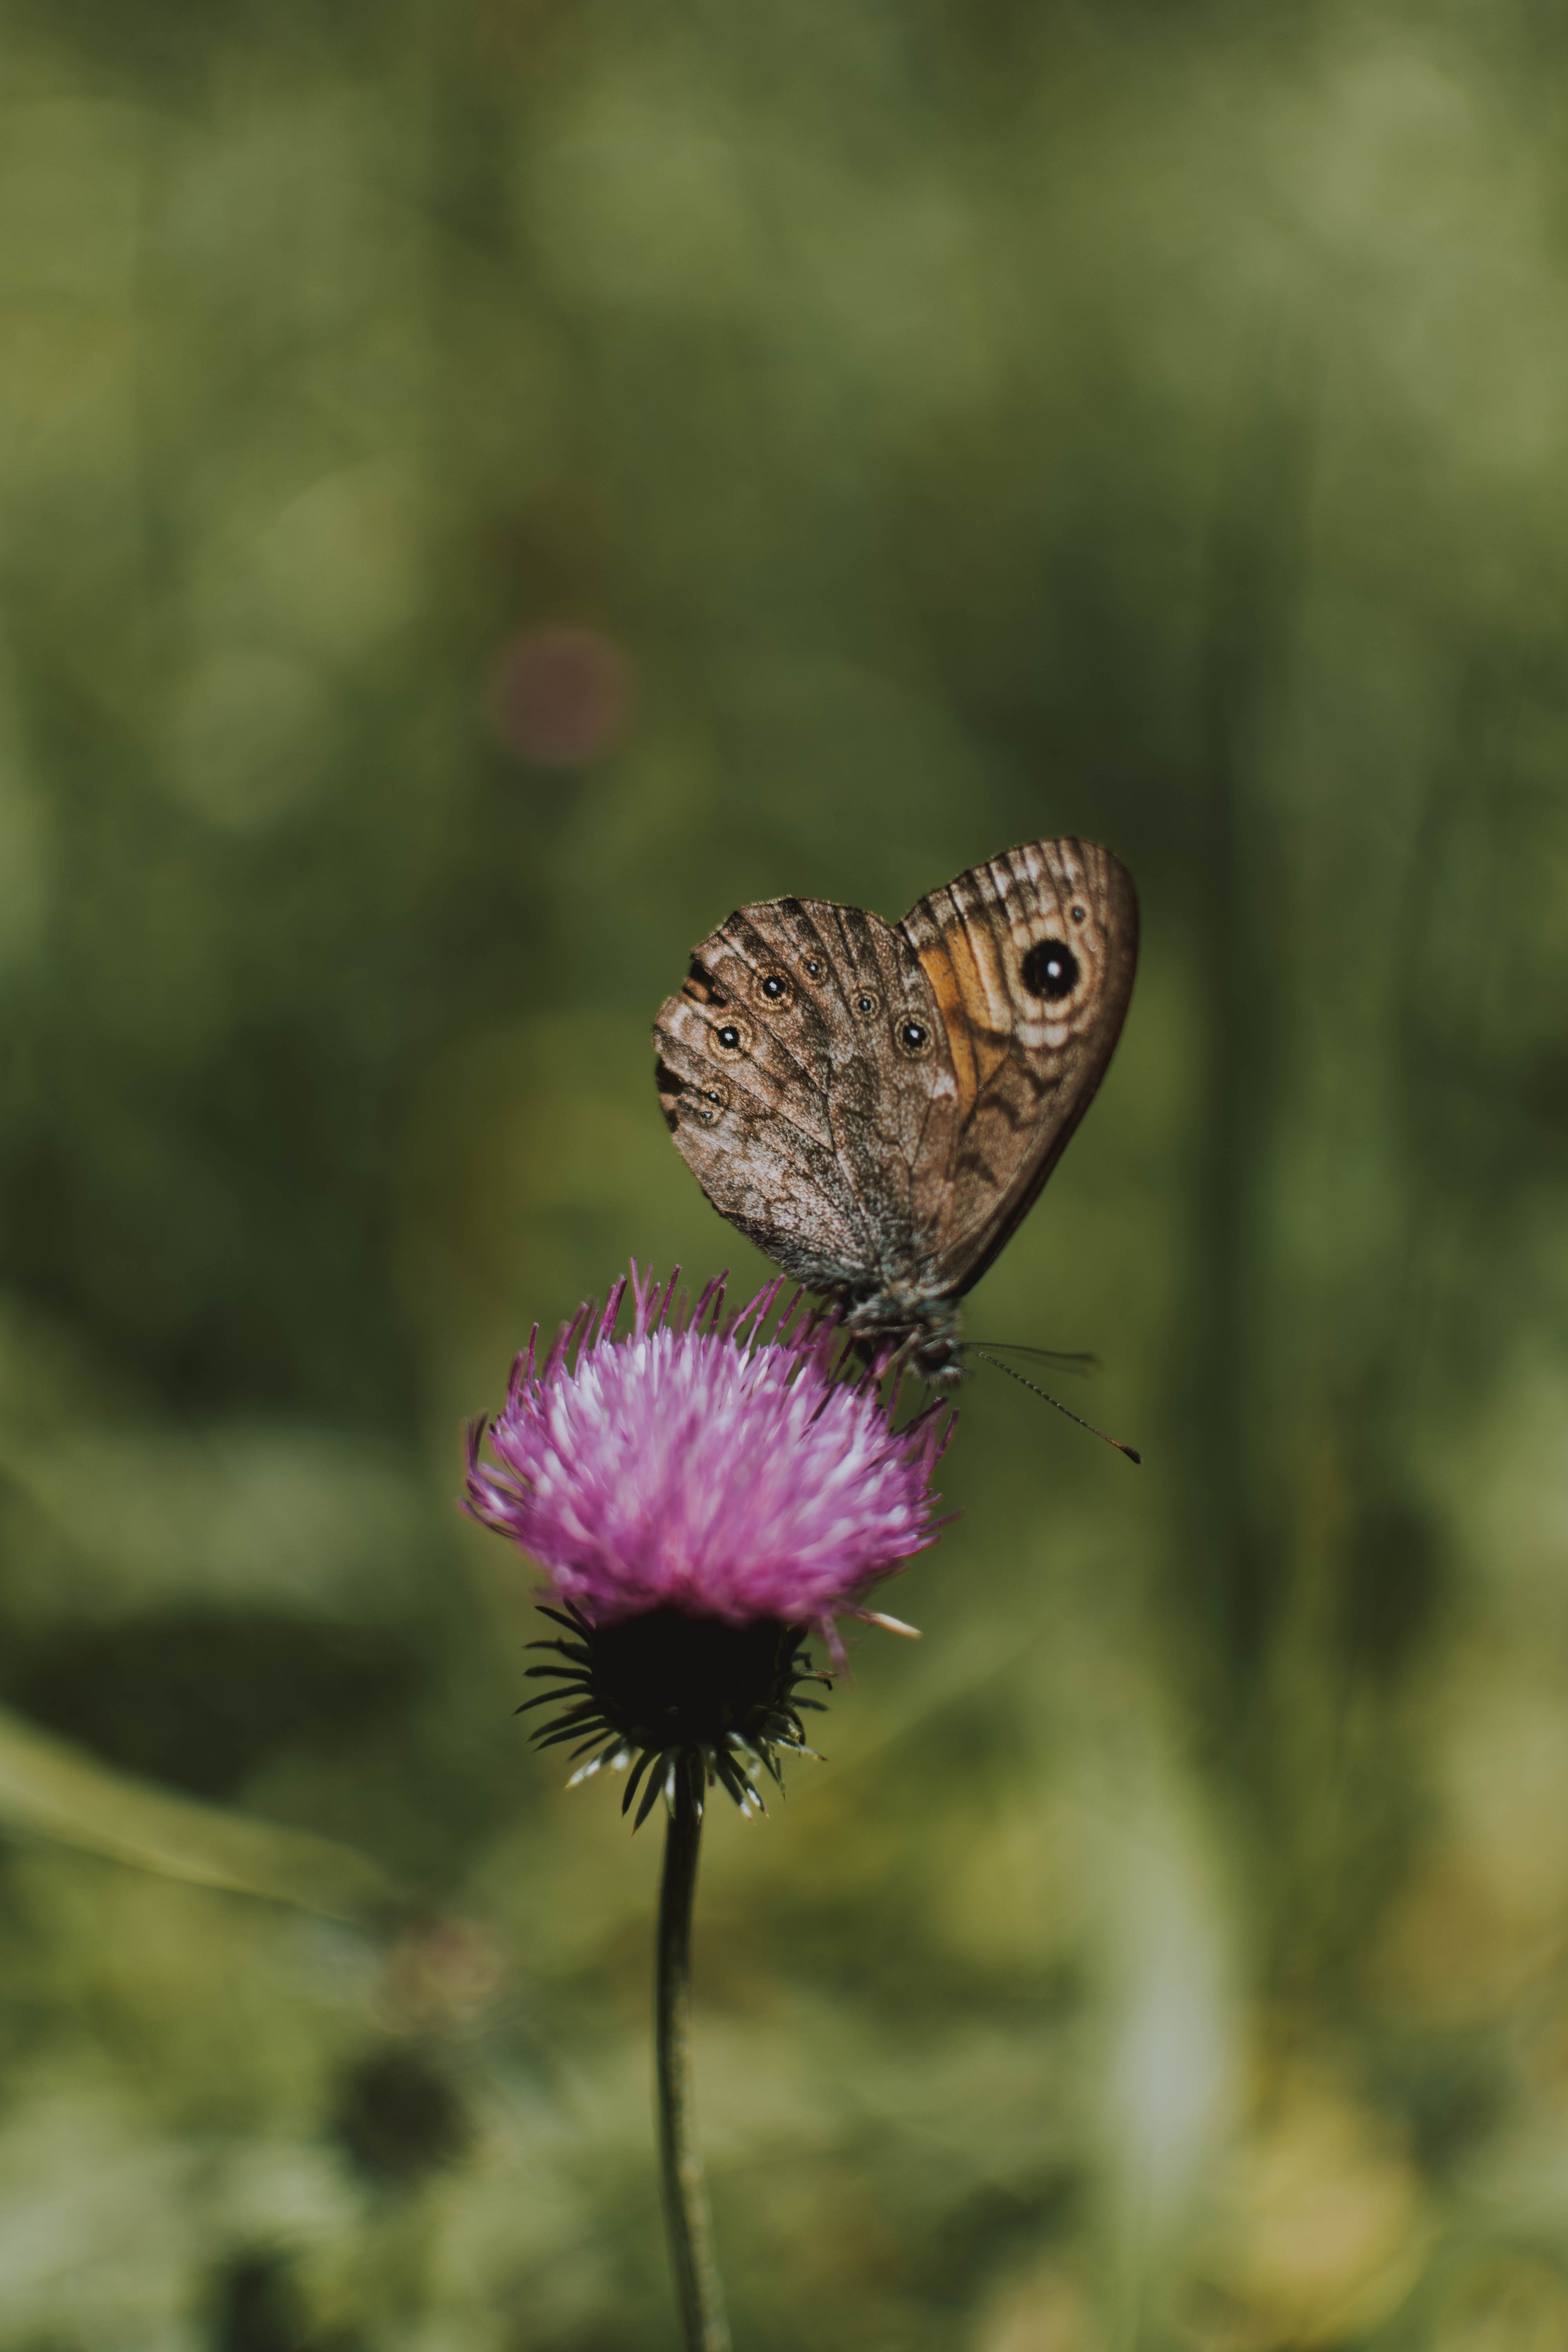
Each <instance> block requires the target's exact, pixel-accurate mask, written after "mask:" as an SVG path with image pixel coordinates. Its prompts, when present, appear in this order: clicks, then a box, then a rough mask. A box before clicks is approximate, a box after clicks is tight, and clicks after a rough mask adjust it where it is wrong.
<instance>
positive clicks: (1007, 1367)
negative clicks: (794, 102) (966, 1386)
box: [974, 1348, 1143, 1463]
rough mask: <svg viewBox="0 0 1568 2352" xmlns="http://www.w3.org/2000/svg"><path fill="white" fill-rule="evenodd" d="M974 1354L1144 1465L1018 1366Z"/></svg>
mask: <svg viewBox="0 0 1568 2352" xmlns="http://www.w3.org/2000/svg"><path fill="white" fill-rule="evenodd" d="M974 1353H975V1354H976V1355H977V1356H978V1357H979V1358H980V1360H981V1362H982V1363H984V1364H990V1365H992V1366H993V1367H994V1369H995V1370H997V1371H999V1372H1005V1373H1006V1375H1007V1377H1008V1379H1009V1380H1013V1381H1017V1382H1018V1384H1019V1386H1020V1387H1021V1388H1026V1389H1029V1390H1032V1391H1033V1392H1034V1394H1035V1395H1036V1396H1037V1397H1044V1398H1045V1400H1046V1402H1047V1404H1054V1405H1055V1407H1056V1409H1057V1411H1058V1412H1064V1413H1066V1415H1067V1417H1068V1420H1069V1421H1076V1422H1077V1423H1078V1425H1079V1428H1080V1429H1087V1430H1088V1432H1089V1435H1090V1436H1091V1437H1098V1438H1100V1440H1101V1441H1102V1442H1103V1443H1104V1444H1107V1445H1114V1446H1115V1448H1116V1451H1117V1452H1118V1454H1126V1456H1127V1459H1128V1460H1129V1462H1137V1463H1142V1459H1143V1456H1142V1454H1140V1453H1139V1452H1138V1450H1137V1448H1136V1447H1135V1446H1131V1445H1123V1444H1122V1443H1121V1439H1120V1437H1112V1436H1111V1435H1110V1432H1109V1431H1108V1430H1104V1429H1096V1427H1095V1425H1094V1423H1093V1422H1092V1421H1085V1419H1084V1417H1083V1415H1082V1413H1081V1412H1074V1411H1073V1409H1072V1407H1071V1405H1070V1404H1063V1402H1062V1401H1061V1399H1060V1397H1054V1396H1051V1395H1050V1394H1049V1393H1048V1392H1047V1391H1046V1390H1045V1389H1043V1388H1040V1387H1038V1386H1037V1383H1036V1382H1035V1381H1030V1380H1026V1379H1025V1377H1024V1375H1023V1373H1022V1372H1021V1371H1019V1370H1018V1369H1017V1367H1016V1365H1015V1364H1005V1363H1004V1362H1003V1361H1002V1359H1001V1357H1000V1356H993V1355H992V1354H991V1353H990V1352H989V1350H988V1349H984V1348H976V1349H975V1350H974Z"/></svg>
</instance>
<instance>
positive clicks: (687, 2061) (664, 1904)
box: [654, 1756, 730, 2352]
mask: <svg viewBox="0 0 1568 2352" xmlns="http://www.w3.org/2000/svg"><path fill="white" fill-rule="evenodd" d="M701 1769H702V1768H701V1763H700V1759H698V1758H697V1757H695V1756H679V1757H677V1758H676V1759H675V1810H674V1811H673V1812H672V1813H671V1814H670V1817H669V1830H668V1835H667V1836H666V1839H665V1844H664V1877H663V1880H662V1882H661V1884H660V1886H659V1890H658V1968H657V1970H656V1973H655V1978H654V2008H655V2013H656V2024H655V2032H656V2039H657V2045H658V2154H659V2169H660V2175H661V2182H662V2187H663V2190H664V2224H665V2229H666V2231H668V2238H669V2261H670V2267H671V2269H672V2270H673V2271H674V2273H675V2294H676V2300H677V2302H678V2303H679V2306H680V2332H681V2342H682V2344H683V2346H684V2347H685V2352H730V2327H729V2322H728V2321H727V2320H726V2319H725V2316H724V2295H723V2290H722V2288H721V2285H720V2284H719V2273H718V2271H717V2269H716V2268H715V2267H714V2263H713V2227H712V2222H711V2221H710V2217H709V2212H708V2190H707V2188H706V2185H705V2183H704V2181H703V2178H702V2158H700V2156H699V2154H698V2152H697V2132H696V2121H695V2117H694V2115H693V2112H692V2099H691V1898H692V1896H693V1895H695V1893H696V1891H697V1850H698V1845H699V1843H700V1839H701V1836H702V1800H701V1788H702V1781H701Z"/></svg>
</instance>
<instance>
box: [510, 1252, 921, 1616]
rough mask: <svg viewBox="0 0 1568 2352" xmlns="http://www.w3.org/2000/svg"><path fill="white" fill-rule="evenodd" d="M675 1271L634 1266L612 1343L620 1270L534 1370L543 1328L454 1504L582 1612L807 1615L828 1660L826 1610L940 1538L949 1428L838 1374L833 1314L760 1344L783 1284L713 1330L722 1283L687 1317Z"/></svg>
mask: <svg viewBox="0 0 1568 2352" xmlns="http://www.w3.org/2000/svg"><path fill="white" fill-rule="evenodd" d="M676 1279H677V1276H675V1275H672V1276H670V1279H669V1281H668V1284H667V1285H665V1286H663V1287H662V1288H661V1287H660V1286H658V1284H657V1283H656V1282H655V1281H654V1280H653V1279H652V1277H651V1276H649V1277H647V1278H645V1277H643V1276H640V1275H639V1274H638V1272H637V1267H636V1265H634V1266H633V1268H632V1278H631V1289H632V1297H633V1313H632V1328H631V1330H630V1332H629V1333H628V1334H627V1335H626V1337H625V1338H623V1339H616V1337H615V1327H616V1316H617V1314H618V1312H619V1310H620V1307H621V1303H622V1300H623V1298H624V1297H625V1295H626V1287H627V1285H626V1279H625V1277H624V1276H623V1278H622V1279H621V1280H620V1281H619V1282H617V1283H616V1286H615V1287H614V1289H613V1290H612V1291H611V1293H610V1295H609V1297H608V1299H607V1300H606V1302H605V1309H604V1313H603V1314H602V1315H599V1316H597V1319H596V1320H595V1316H596V1308H595V1304H594V1302H593V1301H589V1302H588V1303H587V1304H586V1305H584V1307H580V1308H579V1310H578V1312H577V1314H576V1315H575V1316H574V1318H573V1319H572V1321H571V1322H570V1323H568V1324H565V1325H563V1328H562V1329H561V1331H560V1332H559V1334H558V1335H557V1337H556V1340H555V1344H554V1345H553V1347H552V1349H551V1350H550V1353H549V1355H548V1356H547V1357H546V1359H545V1360H544V1363H543V1366H542V1369H536V1365H535V1351H536V1344H537V1340H538V1330H537V1327H536V1328H535V1331H534V1334H533V1337H532V1338H531V1339H530V1341H529V1345H528V1351H527V1353H526V1355H522V1356H520V1357H519V1358H518V1359H517V1361H516V1362H515V1364H514V1365H513V1367H512V1374H511V1381H510V1388H509V1391H508V1395H507V1402H506V1406H505V1409H504V1411H503V1412H501V1413H500V1415H499V1417H498V1418H497V1419H496V1420H494V1421H492V1422H490V1423H484V1422H482V1421H481V1422H477V1423H474V1425H473V1427H472V1428H471V1430H470V1431H469V1444H468V1480H467V1487H466V1494H465V1498H464V1507H465V1509H467V1510H468V1511H469V1512H470V1513H471V1514H472V1515H473V1517H475V1518H477V1519H479V1520H480V1521H481V1522H482V1523H483V1525H484V1526H486V1527H489V1528H494V1529H495V1530H496V1531H497V1532H498V1533H499V1534H501V1535H505V1536H510V1538H511V1539H512V1541H513V1542H514V1543H516V1544H518V1545H520V1546H521V1549H523V1550H524V1551H527V1552H529V1553H531V1555H532V1557H533V1558H534V1559H536V1560H538V1562H539V1563H540V1565H541V1566H542V1568H543V1569H544V1570H546V1572H547V1573H548V1575H549V1577H550V1580H551V1582H552V1584H553V1586H554V1588H555V1591H556V1592H557V1593H558V1594H559V1595H560V1596H561V1597H562V1598H563V1600H565V1601H568V1602H569V1603H571V1605H572V1606H573V1608H574V1610H575V1611H576V1612H579V1614H580V1615H581V1616H582V1617H583V1618H584V1619H585V1620H586V1621H588V1622H589V1623H591V1624H595V1625H600V1626H606V1625H613V1624H616V1623H617V1622H621V1621H623V1620H625V1619H627V1618H631V1617H637V1616H641V1615H644V1614H646V1613H647V1612H651V1611H654V1610H674V1611H678V1612H680V1614H682V1615H683V1616H686V1617H707V1618H716V1619H719V1620H721V1622H724V1623H726V1624H729V1625H732V1626H742V1625H747V1624H751V1623H754V1622H757V1621H758V1620H760V1619H764V1618H765V1619H773V1620H775V1621H778V1622H783V1623H785V1624H795V1625H808V1624H809V1625H814V1626H816V1627H817V1628H819V1629H820V1630H821V1631H822V1632H823V1633H825V1634H826V1637H827V1639H828V1640H829V1642H830V1643H832V1645H833V1647H834V1649H835V1651H836V1653H837V1646H838V1645H837V1637H836V1635H835V1633H834V1631H833V1621H834V1619H835V1617H836V1616H840V1615H845V1616H859V1617H867V1618H875V1617H876V1614H877V1612H873V1611H870V1610H868V1609H867V1608H866V1607H865V1605H864V1596H865V1594H866V1591H867V1590H868V1587H869V1586H870V1585H871V1584H873V1583H874V1582H875V1581H876V1580H878V1579H879V1577H882V1576H886V1575H887V1574H888V1573H889V1571H890V1570H894V1569H896V1568H897V1567H899V1566H900V1564H901V1563H902V1562H903V1561H904V1560H906V1559H910V1557H911V1555H912V1554H914V1553H915V1552H918V1551H921V1550H923V1549H924V1548H925V1547H926V1545H928V1544H930V1543H931V1542H932V1541H934V1539H935V1537H936V1533H937V1524H938V1523H937V1522H936V1521H934V1520H933V1517H932V1506H933V1505H934V1503H935V1502H936V1500H937V1497H936V1496H934V1495H933V1494H932V1493H931V1473H932V1471H933V1469H934V1467H935V1465H936V1461H937V1458H938V1456H939V1454H941V1452H942V1446H943V1444H945V1442H946V1435H947V1431H948V1429H949V1427H950V1426H951V1423H950V1422H949V1420H948V1419H947V1418H946V1416H945V1415H944V1412H943V1410H942V1407H941V1406H934V1407H932V1408H931V1409H929V1410H928V1411H927V1412H923V1413H921V1415H920V1416H919V1417H918V1419H916V1420H914V1421H911V1422H910V1423H907V1424H906V1425H905V1426H904V1427H903V1428H902V1429H895V1427H894V1426H893V1422H892V1416H891V1412H890V1411H889V1408H888V1407H887V1406H885V1405H884V1403H883V1402H882V1400H881V1398H880V1396H879V1391H878V1389H877V1386H876V1383H875V1381H872V1380H870V1379H862V1380H859V1381H848V1380H845V1379H843V1378H836V1377H835V1363H834V1357H835V1352H836V1349H837V1344H838V1334H837V1331H836V1329H835V1328H834V1327H833V1326H832V1324H831V1323H824V1322H823V1321H821V1320H820V1319H816V1318H806V1319H805V1320H804V1321H803V1322H802V1323H801V1324H800V1325H799V1326H798V1327H797V1328H795V1330H794V1332H793V1333H792V1332H790V1331H789V1328H788V1326H789V1324H790V1322H791V1320H792V1318H793V1313H794V1309H793V1307H792V1309H791V1310H790V1312H789V1313H787V1314H786V1315H785V1317H784V1320H783V1322H782V1323H781V1324H780V1325H779V1327H778V1328H776V1329H775V1330H774V1332H773V1336H772V1337H771V1338H764V1337H763V1325H764V1323H765V1321H766V1319H767V1317H768V1316H769V1314H770V1313H771V1311H772V1309H773V1307H774V1306H775V1305H776V1303H777V1300H778V1297H779V1294H780V1292H781V1291H782V1290H783V1288H784V1285H783V1283H782V1282H773V1283H770V1284H769V1285H768V1286H767V1288H766V1289H764V1290H763V1291H762V1292H761V1293H760V1295H759V1296H758V1297H756V1298H754V1299H752V1303H751V1305H750V1306H749V1307H745V1308H744V1309H743V1310H742V1312H741V1313H739V1314H738V1315H734V1316H731V1318H730V1319H729V1320H728V1321H727V1322H724V1323H722V1324H721V1323H720V1320H719V1318H720V1316H721V1313H722V1309H723V1296H724V1285H723V1279H722V1277H721V1279H720V1280H719V1281H717V1282H714V1283H710V1285H709V1286H708V1288H707V1289H706V1290H705V1291H704V1292H703V1293H702V1296H701V1297H700V1299H699V1300H698V1302H697V1306H696V1308H695V1311H694V1312H693V1313H692V1315H691V1317H690V1318H689V1320H688V1319H687V1317H686V1314H685V1312H684V1307H683V1305H682V1306H677V1307H673V1308H672V1301H673V1299H674V1293H675V1284H676ZM796 1303H797V1304H798V1300H797V1302H796ZM705 1323H706V1324H707V1325H708V1328H703V1326H704V1324H705ZM574 1351H575V1354H574ZM487 1435H488V1437H489V1445H490V1450H491V1452H492V1454H493V1455H494V1457H495V1459H494V1462H493V1463H492V1462H488V1461H485V1460H483V1459H481V1457H480V1452H479V1448H480V1445H481V1444H482V1442H483V1441H484V1439H485V1438H486V1436H487ZM881 1622H887V1621H881Z"/></svg>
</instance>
